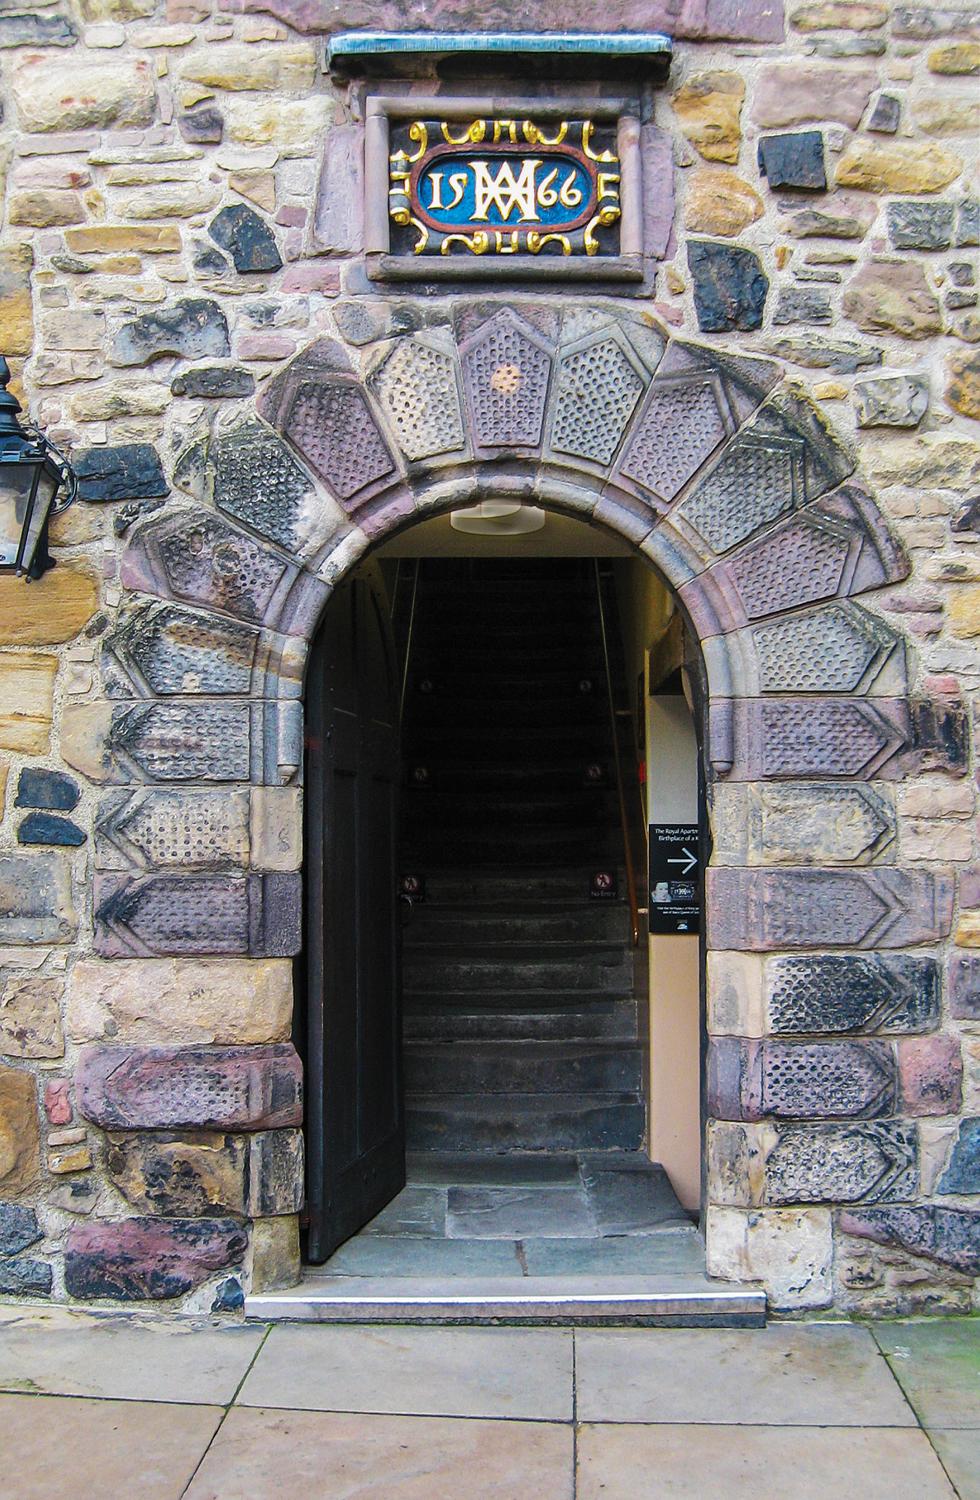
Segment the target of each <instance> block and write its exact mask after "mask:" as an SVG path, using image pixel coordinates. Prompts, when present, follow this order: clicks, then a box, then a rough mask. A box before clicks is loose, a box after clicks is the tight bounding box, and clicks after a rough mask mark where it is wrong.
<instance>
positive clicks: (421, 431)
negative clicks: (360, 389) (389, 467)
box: [370, 338, 465, 472]
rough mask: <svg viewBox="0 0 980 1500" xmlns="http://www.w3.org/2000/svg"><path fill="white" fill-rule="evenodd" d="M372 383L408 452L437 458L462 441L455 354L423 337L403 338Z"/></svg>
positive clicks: (416, 456)
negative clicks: (423, 339)
mask: <svg viewBox="0 0 980 1500" xmlns="http://www.w3.org/2000/svg"><path fill="white" fill-rule="evenodd" d="M370 385H371V388H372V390H373V391H374V393H375V395H376V396H377V397H378V400H379V401H380V402H381V405H382V407H383V408H384V412H385V415H386V416H387V418H388V421H389V422H390V423H391V426H392V429H393V431H394V433H395V436H396V437H397V439H398V443H399V446H400V448H401V450H402V452H403V453H404V454H405V457H406V458H409V459H412V460H420V459H425V458H435V457H437V456H438V455H439V454H442V453H454V452H457V451H458V450H459V449H460V448H462V447H463V444H464V442H465V437H464V433H463V412H462V407H461V404H460V396H459V382H458V377H457V371H456V360H455V357H454V355H452V354H449V353H447V352H446V350H444V349H437V348H435V347H434V346H433V345H432V344H427V343H423V342H422V340H421V339H413V338H403V339H399V341H398V342H397V343H396V344H395V346H394V348H393V349H392V350H391V352H390V354H388V356H387V357H386V359H385V360H384V363H383V364H382V365H381V366H380V367H379V368H378V369H377V370H375V372H374V373H373V375H372V376H371V377H370ZM385 472H387V471H385Z"/></svg>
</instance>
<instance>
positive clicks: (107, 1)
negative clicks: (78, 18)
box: [79, 0, 157, 21]
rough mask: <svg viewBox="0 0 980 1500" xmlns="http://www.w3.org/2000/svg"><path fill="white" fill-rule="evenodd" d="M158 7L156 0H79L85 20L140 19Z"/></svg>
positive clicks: (149, 14)
mask: <svg viewBox="0 0 980 1500" xmlns="http://www.w3.org/2000/svg"><path fill="white" fill-rule="evenodd" d="M156 8H157V7H156V0H79V9H80V11H81V15H82V20H83V21H139V20H141V19H142V18H143V17H144V16H152V14H153V12H154V11H155V10H156Z"/></svg>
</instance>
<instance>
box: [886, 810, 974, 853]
mask: <svg viewBox="0 0 980 1500" xmlns="http://www.w3.org/2000/svg"><path fill="white" fill-rule="evenodd" d="M901 846H902V856H903V858H904V859H907V860H918V859H928V860H941V861H945V860H953V861H960V860H968V859H970V858H972V855H973V834H972V832H971V829H970V826H969V824H967V823H961V822H958V823H946V822H940V821H933V820H930V821H929V822H923V823H919V822H912V821H909V822H905V823H903V825H902V833H901Z"/></svg>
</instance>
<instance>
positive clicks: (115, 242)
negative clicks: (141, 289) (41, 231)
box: [65, 224, 180, 255]
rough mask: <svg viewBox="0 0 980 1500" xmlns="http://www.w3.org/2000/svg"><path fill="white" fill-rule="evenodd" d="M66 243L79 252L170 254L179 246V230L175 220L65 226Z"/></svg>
mask: <svg viewBox="0 0 980 1500" xmlns="http://www.w3.org/2000/svg"><path fill="white" fill-rule="evenodd" d="M65 244H66V245H67V246H68V249H69V250H71V251H73V252H74V253H75V254H76V255H114V254H116V253H117V252H120V251H122V252H124V253H125V252H128V251H137V252H139V253H140V254H143V255H169V254H173V253H174V252H175V251H179V249H180V230H179V229H178V228H177V227H176V226H175V225H173V224H160V225H156V224H154V225H149V224H86V226H85V227H84V229H68V230H66V231H65Z"/></svg>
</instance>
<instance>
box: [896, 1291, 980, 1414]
mask: <svg viewBox="0 0 980 1500" xmlns="http://www.w3.org/2000/svg"><path fill="white" fill-rule="evenodd" d="M872 1331H873V1333H874V1336H875V1338H876V1339H877V1341H878V1344H879V1346H880V1348H881V1349H882V1350H883V1352H884V1354H885V1357H886V1359H887V1360H888V1363H889V1365H890V1366H891V1369H892V1373H893V1375H894V1376H895V1379H896V1380H897V1381H898V1382H899V1384H900V1385H901V1387H902V1389H903V1390H904V1392H905V1394H906V1396H907V1397H908V1399H909V1401H910V1402H911V1404H912V1406H913V1407H914V1408H915V1411H916V1412H917V1414H918V1416H919V1419H920V1421H921V1422H922V1424H923V1426H924V1427H977V1428H980V1320H978V1319H976V1318H942V1319H930V1320H928V1321H925V1322H916V1323H881V1324H876V1325H875V1327H874V1329H873V1330H872Z"/></svg>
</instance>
